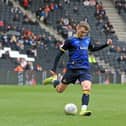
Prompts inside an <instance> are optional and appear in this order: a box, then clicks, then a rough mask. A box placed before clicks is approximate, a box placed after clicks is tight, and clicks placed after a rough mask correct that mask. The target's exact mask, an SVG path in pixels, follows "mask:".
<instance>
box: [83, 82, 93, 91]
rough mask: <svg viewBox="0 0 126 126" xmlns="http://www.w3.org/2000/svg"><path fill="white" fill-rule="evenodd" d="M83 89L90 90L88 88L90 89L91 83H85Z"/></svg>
mask: <svg viewBox="0 0 126 126" xmlns="http://www.w3.org/2000/svg"><path fill="white" fill-rule="evenodd" d="M83 90H87V91H90V90H91V83H85V84H84V85H83Z"/></svg>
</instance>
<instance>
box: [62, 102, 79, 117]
mask: <svg viewBox="0 0 126 126" xmlns="http://www.w3.org/2000/svg"><path fill="white" fill-rule="evenodd" d="M77 111H78V109H77V106H76V105H75V104H73V103H68V104H66V105H65V107H64V112H65V114H67V115H75V114H76V113H77Z"/></svg>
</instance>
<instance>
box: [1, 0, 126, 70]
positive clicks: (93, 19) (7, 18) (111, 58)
mask: <svg viewBox="0 0 126 126" xmlns="http://www.w3.org/2000/svg"><path fill="white" fill-rule="evenodd" d="M13 2H16V4H18V5H19V7H15V6H14V5H13ZM13 2H12V1H10V2H9V3H4V2H3V1H0V36H1V37H0V48H1V50H0V51H1V52H0V57H1V58H0V66H1V68H7V70H9V69H11V70H12V68H13V69H14V68H15V67H16V65H17V58H15V59H14V53H18V54H21V55H22V56H24V57H25V58H26V59H27V61H31V62H33V65H34V67H36V65H40V66H41V67H42V68H43V69H44V70H48V69H50V68H51V65H52V62H53V60H52V59H53V57H54V56H55V54H56V52H57V48H58V47H59V46H60V45H61V44H62V41H61V40H60V39H59V40H58V39H57V38H55V35H52V33H51V31H50V32H49V31H46V30H45V29H44V28H42V27H41V26H40V24H45V25H46V27H49V28H52V29H54V30H55V31H56V32H55V33H54V34H56V33H57V34H58V35H59V36H61V37H63V38H64V39H65V38H67V37H68V36H71V35H72V34H74V28H75V26H76V24H77V23H78V22H80V21H82V20H83V21H87V22H88V23H89V24H90V26H91V32H90V35H91V36H92V38H93V39H94V42H95V43H96V44H99V42H101V43H104V42H105V41H106V39H107V38H112V39H113V46H115V47H114V49H115V48H116V49H115V51H112V50H113V48H112V47H110V48H106V49H104V50H102V51H100V52H96V53H94V56H95V57H96V61H97V65H98V66H97V67H96V66H95V67H94V69H95V71H101V72H105V71H118V72H123V71H126V67H125V62H126V58H125V57H126V55H125V49H126V48H125V47H126V43H125V42H124V41H120V40H119V38H118V36H117V34H116V30H115V29H114V27H113V24H112V22H110V21H109V17H108V15H107V14H106V10H105V9H104V4H103V3H102V2H97V1H95V0H90V1H85V0H78V1H76V0H72V1H67V0H66V1H65V0H58V1H57V0H47V1H46V0H37V1H35V0H30V1H29V3H27V4H28V5H26V4H24V3H23V0H15V1H13ZM22 7H23V8H24V10H26V11H29V12H31V13H32V14H33V15H35V19H34V20H33V19H32V18H31V17H29V15H28V14H27V13H24V12H25V11H22V10H21V8H22ZM100 7H101V10H100V12H101V13H100V15H99V13H97V9H98V8H100ZM113 7H114V4H113ZM101 14H103V15H102V16H101ZM123 17H126V16H125V15H124V16H123ZM109 23H110V24H109ZM105 24H107V25H108V24H109V26H110V27H109V29H110V31H109V32H108V31H107V33H106V29H105V26H106V25H105ZM118 47H119V48H118ZM7 48H8V50H7V51H8V52H10V53H9V54H10V56H11V57H12V56H13V58H9V59H8V58H7V57H6V56H5V55H4V56H3V54H6V53H5V52H6V51H5V50H6V49H7ZM14 51H15V52H14ZM12 53H13V54H12ZM11 54H12V55H11ZM66 55H67V54H66ZM66 55H65V56H63V57H62V59H61V61H60V63H59V64H60V66H59V69H63V68H64V66H65V63H66V60H67V58H66ZM18 56H19V55H18ZM2 57H3V58H2ZM5 57H6V58H5ZM122 57H123V58H122ZM6 61H7V62H6ZM8 63H9V65H8ZM7 65H8V66H9V67H7ZM35 69H36V68H35Z"/></svg>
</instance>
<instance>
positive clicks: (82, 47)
mask: <svg viewBox="0 0 126 126" xmlns="http://www.w3.org/2000/svg"><path fill="white" fill-rule="evenodd" d="M80 49H83V50H87V49H88V48H87V47H84V46H80Z"/></svg>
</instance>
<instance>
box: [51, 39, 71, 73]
mask: <svg viewBox="0 0 126 126" xmlns="http://www.w3.org/2000/svg"><path fill="white" fill-rule="evenodd" d="M68 48H69V40H66V41H65V42H64V45H63V46H62V47H60V48H59V51H58V53H57V55H56V57H55V60H54V64H53V68H52V69H51V73H52V74H54V73H56V68H57V65H58V62H59V60H60V58H61V56H62V55H63V54H64V52H65V51H66V50H67V49H68Z"/></svg>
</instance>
